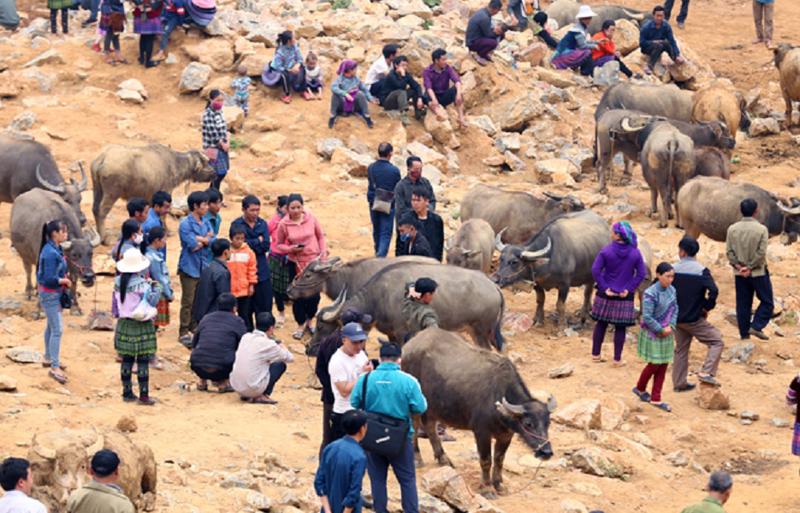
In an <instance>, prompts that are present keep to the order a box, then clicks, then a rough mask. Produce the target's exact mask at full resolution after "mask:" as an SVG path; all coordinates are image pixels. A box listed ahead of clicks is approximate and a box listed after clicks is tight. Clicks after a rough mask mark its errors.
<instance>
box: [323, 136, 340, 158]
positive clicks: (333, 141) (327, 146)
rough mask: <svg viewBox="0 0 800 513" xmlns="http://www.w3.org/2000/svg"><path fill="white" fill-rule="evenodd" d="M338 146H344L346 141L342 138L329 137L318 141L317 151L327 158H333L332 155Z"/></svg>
mask: <svg viewBox="0 0 800 513" xmlns="http://www.w3.org/2000/svg"><path fill="white" fill-rule="evenodd" d="M336 148H344V143H343V142H342V140H341V139H337V138H335V137H328V138H325V139H320V140H319V141H317V153H318V154H319V155H320V156H321V157H324V158H325V159H326V160H330V159H331V156H333V151H334V150H335V149H336Z"/></svg>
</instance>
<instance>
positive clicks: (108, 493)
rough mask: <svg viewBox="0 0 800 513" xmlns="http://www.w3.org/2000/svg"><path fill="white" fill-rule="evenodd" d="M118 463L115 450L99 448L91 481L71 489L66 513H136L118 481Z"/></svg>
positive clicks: (91, 468)
mask: <svg viewBox="0 0 800 513" xmlns="http://www.w3.org/2000/svg"><path fill="white" fill-rule="evenodd" d="M119 463H120V461H119V456H117V453H115V452H114V451H112V450H109V449H102V450H99V451H97V452H96V453H95V454H94V456H92V461H91V467H90V469H89V474H90V475H91V476H92V481H91V482H89V483H87V484H85V485H84V486H83V488H80V489H78V490H75V491H74V492H72V494H71V495H70V496H69V500H68V501H67V513H97V512H100V511H102V512H103V513H134V512H135V511H136V509H135V508H134V507H133V503H131V500H130V499H129V498H128V497H127V496H126V495H125V493H124V492H123V491H122V488H120V486H119V485H118V484H117V482H118V481H119Z"/></svg>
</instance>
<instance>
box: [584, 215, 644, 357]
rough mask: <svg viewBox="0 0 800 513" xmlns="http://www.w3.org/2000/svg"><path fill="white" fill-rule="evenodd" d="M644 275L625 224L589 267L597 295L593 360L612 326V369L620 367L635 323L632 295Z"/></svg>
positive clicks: (617, 226)
mask: <svg viewBox="0 0 800 513" xmlns="http://www.w3.org/2000/svg"><path fill="white" fill-rule="evenodd" d="M646 275H647V268H646V266H645V264H644V259H643V258H642V254H641V253H640V252H639V249H638V248H637V241H636V233H635V232H634V231H633V228H632V227H631V225H630V224H629V223H628V222H627V221H620V222H618V223H614V226H612V227H611V243H610V244H609V245H607V246H606V247H604V248H603V249H602V250H601V251H600V253H598V255H597V257H596V258H595V260H594V264H592V276H593V277H594V281H595V283H596V284H597V295H596V296H595V298H594V304H593V305H592V319H594V320H595V321H597V324H595V327H594V334H593V336H592V359H593V360H594V361H595V362H602V361H605V360H603V359H602V358H601V356H600V349H601V348H602V346H603V339H605V335H606V331H607V330H608V325H609V324H613V325H614V365H615V366H617V367H621V366H622V365H624V363H623V361H622V348H623V346H624V345H625V331H626V328H627V327H628V326H633V325H634V324H635V323H636V310H635V308H634V306H633V299H634V292H635V291H636V289H637V288H638V287H639V284H640V283H641V282H642V280H643V279H644V277H645V276H646Z"/></svg>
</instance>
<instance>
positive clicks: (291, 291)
mask: <svg viewBox="0 0 800 513" xmlns="http://www.w3.org/2000/svg"><path fill="white" fill-rule="evenodd" d="M341 266H342V263H341V259H340V258H339V257H333V258H331V259H330V260H328V261H327V262H321V261H320V259H316V260H314V261H313V262H311V263H310V264H308V265H307V266H306V268H305V269H303V272H302V273H301V274H300V275H299V276H295V278H294V280H292V283H290V284H289V287H288V288H287V289H286V295H288V296H289V299H291V300H292V301H296V300H298V299H303V298H307V297H312V296H315V295H317V294H319V293H321V292H322V288H323V285H324V284H325V280H327V279H328V275H329V274H330V273H331V271H334V270H336V269H338V268H339V267H341Z"/></svg>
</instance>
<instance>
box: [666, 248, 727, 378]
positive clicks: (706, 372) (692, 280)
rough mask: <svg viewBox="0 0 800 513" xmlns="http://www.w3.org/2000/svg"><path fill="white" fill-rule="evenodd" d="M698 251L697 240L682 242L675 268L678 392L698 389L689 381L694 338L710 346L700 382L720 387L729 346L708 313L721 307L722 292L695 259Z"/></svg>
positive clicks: (675, 363)
mask: <svg viewBox="0 0 800 513" xmlns="http://www.w3.org/2000/svg"><path fill="white" fill-rule="evenodd" d="M698 251H700V244H699V243H698V242H697V241H696V240H695V239H693V238H692V237H688V236H687V237H684V238H682V239H681V241H680V242H679V243H678V256H680V261H678V263H676V264H675V265H674V266H673V268H674V269H675V280H674V281H673V282H672V286H673V287H675V292H676V293H677V296H678V325H677V328H676V329H675V359H674V361H673V363H672V386H673V387H674V389H675V391H676V392H685V391H687V390H692V389H693V388H694V387H695V386H696V385H694V384H693V383H689V382H688V381H687V380H686V377H687V375H688V373H689V347H690V345H691V343H692V337H695V338H697V340H698V341H699V342H700V343H701V344H705V345H707V346H708V353H707V354H706V360H705V362H703V368H702V369H701V370H700V372H699V373H698V374H697V379H699V380H700V381H702V382H703V383H708V384H710V385H714V386H719V382H718V381H717V379H716V378H715V376H716V374H717V369H718V368H719V360H720V357H721V356H722V349H723V348H724V347H725V344H724V343H723V342H722V334H721V333H720V331H719V330H718V329H717V328H716V327H714V326H713V325H712V324H711V323H710V322H708V319H707V317H708V312H710V311H711V310H712V309H713V308H714V307H715V306H716V304H717V295H718V294H719V289H717V285H716V284H715V283H714V278H712V277H711V273H710V272H709V270H708V269H707V268H705V267H703V265H702V264H700V262H698V261H697V260H696V259H695V255H697V252H698Z"/></svg>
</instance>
